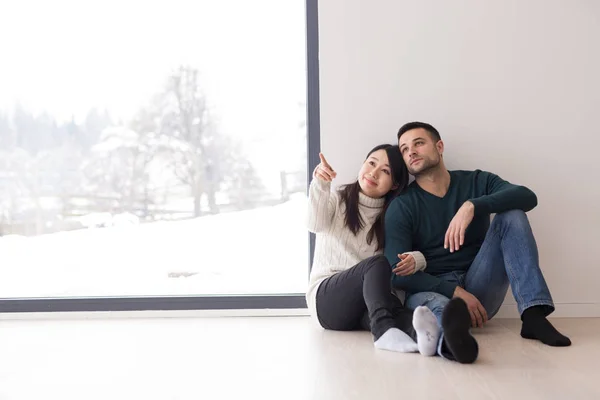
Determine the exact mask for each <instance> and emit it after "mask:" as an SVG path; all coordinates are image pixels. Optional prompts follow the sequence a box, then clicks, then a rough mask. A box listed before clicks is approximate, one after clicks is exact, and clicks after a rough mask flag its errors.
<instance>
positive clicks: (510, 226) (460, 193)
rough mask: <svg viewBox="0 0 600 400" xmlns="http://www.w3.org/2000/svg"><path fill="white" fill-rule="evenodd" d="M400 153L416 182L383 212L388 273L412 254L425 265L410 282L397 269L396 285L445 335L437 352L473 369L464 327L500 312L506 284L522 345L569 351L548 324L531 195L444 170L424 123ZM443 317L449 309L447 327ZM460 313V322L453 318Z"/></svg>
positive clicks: (407, 136)
mask: <svg viewBox="0 0 600 400" xmlns="http://www.w3.org/2000/svg"><path fill="white" fill-rule="evenodd" d="M398 146H399V147H400V152H401V153H402V157H403V159H404V162H405V163H406V165H407V167H408V170H409V172H410V173H411V174H412V175H413V176H414V177H415V181H414V182H413V183H412V184H411V185H409V187H408V189H407V190H406V191H405V192H404V193H403V194H402V195H400V196H399V197H398V198H396V199H395V200H394V201H393V202H392V203H391V204H390V206H389V208H388V211H387V213H386V216H385V243H386V244H385V250H384V252H385V256H386V257H387V259H388V261H389V262H390V265H392V266H395V265H396V263H397V260H398V257H399V255H400V254H403V253H405V252H408V251H417V250H418V251H420V252H422V253H423V255H424V256H425V259H426V260H427V269H426V270H425V271H419V272H416V273H414V274H409V273H410V272H411V271H405V270H404V267H403V266H400V267H396V268H394V269H393V275H392V282H393V286H394V287H395V288H397V289H402V290H405V291H406V292H407V298H406V306H407V307H408V308H411V309H414V308H416V307H417V306H419V305H426V306H427V307H429V308H430V309H431V310H432V311H433V312H434V314H436V317H437V318H438V323H439V324H440V325H441V326H442V328H443V330H444V334H443V335H442V338H441V340H440V343H439V346H438V353H439V354H440V355H443V356H445V357H447V358H450V359H455V360H457V361H459V362H465V363H469V362H473V361H475V359H476V358H477V353H478V348H477V343H476V342H475V339H474V338H473V337H472V336H471V335H470V333H469V325H470V326H473V327H482V326H483V324H484V323H485V322H487V320H488V319H489V318H492V317H493V316H494V315H495V314H496V313H497V312H498V310H499V308H500V306H501V305H502V302H503V300H504V298H505V296H506V292H507V290H508V285H509V283H510V285H511V288H512V291H513V294H514V296H515V300H516V301H517V308H518V310H519V313H520V314H521V320H522V328H521V336H522V337H524V338H527V339H537V340H540V341H541V342H543V343H545V344H547V345H549V346H569V345H570V344H571V341H570V340H569V338H567V337H566V336H563V335H562V334H561V333H559V332H558V331H557V330H556V329H555V328H554V326H552V324H551V323H550V322H549V321H548V320H547V319H546V317H547V316H548V315H549V314H550V313H551V312H552V311H554V304H553V301H552V297H551V295H550V291H549V290H548V286H547V285H546V282H545V280H544V276H543V275H542V271H541V270H540V267H539V262H538V250H537V245H536V242H535V238H534V236H533V233H532V230H531V226H530V225H529V221H528V219H527V216H526V214H525V213H526V212H527V211H530V210H531V209H533V208H534V207H535V206H536V205H537V198H536V195H535V194H534V193H533V192H532V191H531V190H529V189H528V188H526V187H524V186H516V185H513V184H510V183H508V182H506V181H504V180H503V179H501V178H500V177H498V176H497V175H494V174H492V173H489V172H485V171H480V170H475V171H448V170H447V169H446V167H445V165H444V158H443V153H444V142H443V141H442V140H441V137H440V134H439V132H438V131H437V130H436V129H435V128H434V127H433V126H431V125H429V124H426V123H422V122H411V123H408V124H406V125H404V126H402V127H401V128H400V130H399V132H398ZM492 213H494V214H496V216H495V217H494V219H493V221H492V223H491V224H490V214H492ZM451 299H453V300H452V301H451ZM458 299H462V301H461V300H458ZM465 306H466V307H465ZM445 308H446V309H448V308H452V309H453V311H454V313H455V314H454V316H453V318H449V317H448V316H447V315H446V314H447V311H444V309H445ZM461 309H462V314H460V312H459V311H457V310H461ZM457 312H459V314H460V315H463V317H462V318H456V313H457ZM444 317H446V318H444Z"/></svg>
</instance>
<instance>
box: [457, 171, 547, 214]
mask: <svg viewBox="0 0 600 400" xmlns="http://www.w3.org/2000/svg"><path fill="white" fill-rule="evenodd" d="M477 173H478V176H477V178H476V179H477V183H478V184H479V185H481V186H483V188H484V192H485V194H484V195H482V196H480V197H478V198H474V199H469V201H470V202H471V203H473V205H474V206H475V215H481V214H491V213H494V214H497V213H501V212H504V211H509V210H522V211H525V212H527V211H531V210H532V209H533V208H534V207H535V206H537V196H536V195H535V193H533V192H532V191H531V190H530V189H528V188H526V187H525V186H518V185H513V184H511V183H509V182H507V181H505V180H503V179H502V178H500V177H499V176H498V175H494V174H492V173H490V172H485V171H477Z"/></svg>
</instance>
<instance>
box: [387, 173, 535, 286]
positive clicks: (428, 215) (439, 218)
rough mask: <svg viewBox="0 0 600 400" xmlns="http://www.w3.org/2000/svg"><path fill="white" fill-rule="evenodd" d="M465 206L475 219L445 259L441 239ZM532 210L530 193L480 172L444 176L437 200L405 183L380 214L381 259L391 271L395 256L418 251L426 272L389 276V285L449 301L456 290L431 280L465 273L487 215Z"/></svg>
mask: <svg viewBox="0 0 600 400" xmlns="http://www.w3.org/2000/svg"><path fill="white" fill-rule="evenodd" d="M467 200H470V201H471V202H472V203H473V205H474V206H475V216H474V218H473V221H472V222H471V224H470V225H469V227H468V228H467V230H466V232H465V242H464V245H463V246H461V248H460V249H459V250H458V251H455V252H454V253H450V250H449V249H444V236H445V235H446V231H447V229H448V225H450V221H451V220H452V218H454V215H455V214H456V212H457V211H458V209H459V208H460V207H461V206H462V204H463V203H464V202H465V201H467ZM536 205H537V197H536V195H535V193H533V192H532V191H531V190H529V189H527V188H526V187H524V186H516V185H512V184H510V183H508V182H506V181H505V180H503V179H501V178H500V177H498V176H497V175H494V174H492V173H489V172H485V171H480V170H476V171H450V186H449V187H448V192H447V193H446V195H445V196H444V197H443V198H440V197H437V196H435V195H433V194H431V193H429V192H426V191H425V190H423V189H421V187H420V186H419V185H418V184H417V182H413V183H411V184H410V185H409V186H408V188H407V189H406V190H405V191H404V193H402V194H401V195H400V196H398V197H397V198H396V199H395V200H393V201H392V203H391V204H390V206H389V207H388V210H387V212H386V214H385V249H384V254H385V256H386V258H387V259H388V261H389V262H390V265H392V266H395V265H396V263H398V254H402V253H405V252H407V251H420V252H421V253H423V255H424V256H425V259H426V260H427V268H426V269H425V271H426V272H423V271H419V272H417V273H415V274H413V275H410V276H396V275H395V274H394V275H393V277H392V285H393V286H394V287H395V288H397V289H402V290H405V291H407V292H409V293H417V292H437V293H440V294H443V295H444V296H446V297H449V298H452V296H453V294H454V290H455V289H456V286H457V285H456V284H455V283H450V282H447V281H444V280H442V279H440V278H438V277H437V275H440V274H444V273H447V272H451V271H463V272H464V271H467V269H469V266H470V265H471V263H472V262H473V260H474V259H475V256H476V255H477V252H478V251H479V249H480V248H481V245H482V244H483V240H484V239H485V235H486V233H487V230H488V228H489V226H490V214H491V213H496V214H497V213H501V212H503V211H508V210H514V209H519V210H523V211H525V212H527V211H529V210H531V209H533V208H534V207H535V206H536ZM392 268H393V267H392Z"/></svg>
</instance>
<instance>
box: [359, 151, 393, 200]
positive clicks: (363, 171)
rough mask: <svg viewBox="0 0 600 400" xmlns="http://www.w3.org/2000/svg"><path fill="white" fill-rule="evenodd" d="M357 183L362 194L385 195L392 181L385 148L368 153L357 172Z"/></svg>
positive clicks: (371, 195)
mask: <svg viewBox="0 0 600 400" xmlns="http://www.w3.org/2000/svg"><path fill="white" fill-rule="evenodd" d="M358 184H359V185H360V190H361V192H363V193H364V194H366V195H367V196H369V197H373V198H380V197H383V196H385V195H386V194H387V193H388V192H389V191H390V190H392V188H393V186H394V183H393V179H392V169H391V167H390V166H389V161H388V156H387V153H386V152H385V150H383V149H382V150H377V151H375V152H373V153H371V154H370V155H369V157H367V159H366V160H365V162H364V163H363V165H362V167H361V168H360V171H359V172H358Z"/></svg>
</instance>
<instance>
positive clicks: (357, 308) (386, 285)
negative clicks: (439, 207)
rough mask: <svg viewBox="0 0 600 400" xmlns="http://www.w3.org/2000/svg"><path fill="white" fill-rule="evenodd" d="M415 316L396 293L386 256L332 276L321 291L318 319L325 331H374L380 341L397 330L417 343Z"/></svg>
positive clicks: (318, 300)
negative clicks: (393, 289)
mask: <svg viewBox="0 0 600 400" xmlns="http://www.w3.org/2000/svg"><path fill="white" fill-rule="evenodd" d="M412 315H413V312H412V310H409V309H406V308H404V307H403V305H402V303H401V302H400V300H399V299H398V298H397V297H396V296H394V295H393V294H392V287H391V269H390V264H389V262H388V261H387V259H386V258H385V257H384V256H374V257H370V258H367V259H366V260H363V261H361V262H359V263H358V264H356V265H355V266H354V267H352V268H350V269H348V270H346V271H343V272H339V273H337V274H335V275H333V276H330V277H329V278H327V279H325V280H324V281H323V282H321V284H320V285H319V289H318V290H317V317H318V319H319V322H320V323H321V326H322V327H323V328H325V329H331V330H336V331H354V330H370V331H371V333H373V336H374V338H375V340H377V339H379V337H380V336H381V335H383V334H384V333H385V332H386V331H387V330H388V329H390V328H392V327H396V328H398V329H400V330H401V331H403V332H405V333H407V334H408V335H409V336H410V337H412V338H413V339H415V340H416V333H415V330H414V328H413V325H412Z"/></svg>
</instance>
